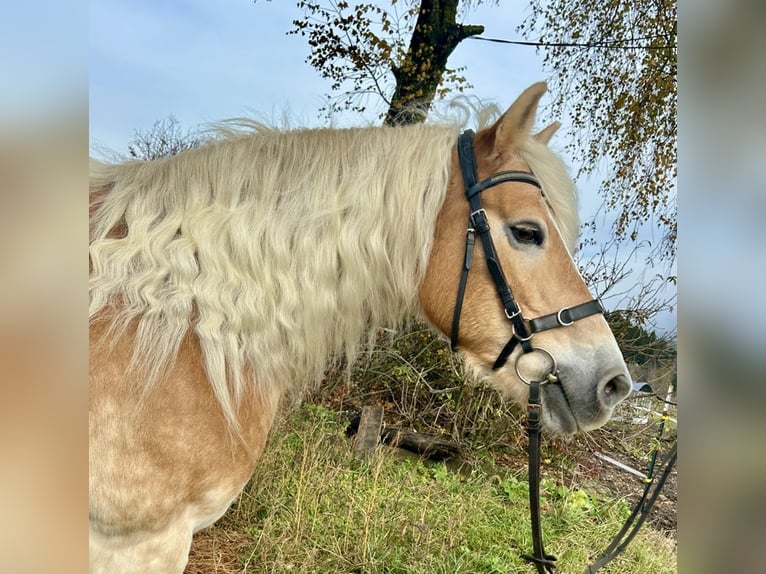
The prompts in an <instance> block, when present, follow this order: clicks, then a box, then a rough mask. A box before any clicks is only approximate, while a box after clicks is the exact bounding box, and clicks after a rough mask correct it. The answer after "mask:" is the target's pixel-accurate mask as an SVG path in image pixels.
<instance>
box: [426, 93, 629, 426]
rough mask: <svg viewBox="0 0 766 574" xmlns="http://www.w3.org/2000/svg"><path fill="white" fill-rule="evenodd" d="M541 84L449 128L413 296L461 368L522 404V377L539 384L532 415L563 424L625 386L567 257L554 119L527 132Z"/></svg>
mask: <svg viewBox="0 0 766 574" xmlns="http://www.w3.org/2000/svg"><path fill="white" fill-rule="evenodd" d="M545 90H546V86H545V84H544V83H538V84H535V85H533V86H531V87H530V88H528V89H527V90H526V91H524V92H523V93H522V94H521V96H520V97H519V98H518V99H517V100H516V101H515V102H514V103H513V104H512V105H511V107H510V108H509V109H508V110H507V111H506V112H505V113H504V114H503V115H502V116H501V117H500V118H499V119H498V120H497V122H496V123H495V124H494V125H492V126H491V127H489V128H486V129H483V130H479V131H478V133H477V134H476V135H475V137H473V138H472V140H471V137H470V136H466V135H464V136H461V140H460V141H459V143H458V146H457V147H456V149H454V150H453V154H452V160H451V171H450V180H449V184H448V188H447V194H446V198H445V201H444V204H443V206H442V209H441V211H440V213H439V216H438V218H437V222H436V229H435V234H434V241H433V246H432V249H431V254H430V258H429V261H428V266H427V269H426V274H425V278H424V280H423V283H422V285H421V287H420V292H419V299H420V303H421V306H422V309H423V312H424V314H425V316H426V318H427V319H428V320H429V321H430V322H431V324H432V325H434V326H435V327H436V328H437V329H438V330H439V331H441V332H442V333H444V334H451V335H452V340H453V346H456V347H457V348H459V349H460V350H461V351H462V352H463V353H464V355H465V357H466V362H467V364H468V366H469V367H471V368H473V369H474V370H476V371H477V372H478V374H479V375H480V376H482V377H485V378H486V379H487V380H488V382H489V383H490V384H491V385H492V386H493V387H495V388H496V389H498V390H499V391H500V392H501V393H503V394H504V395H506V396H510V397H512V398H513V399H515V400H516V401H518V402H519V403H520V404H523V403H524V402H525V401H526V400H527V395H528V384H529V382H530V381H531V380H541V381H544V382H547V384H543V385H542V404H543V407H542V408H543V421H544V424H545V426H546V427H547V428H548V429H550V430H552V431H554V432H558V433H563V434H572V433H575V432H578V431H587V430H592V429H594V428H597V427H599V426H601V425H602V424H603V423H605V422H606V421H607V420H608V419H609V417H610V416H611V413H612V409H613V408H614V407H615V405H616V404H617V403H619V402H620V401H621V400H622V399H623V398H625V397H626V396H627V395H628V394H629V392H630V388H631V385H630V375H629V373H628V370H627V367H626V366H625V362H624V360H623V358H622V354H621V352H620V349H619V347H618V345H617V342H616V341H615V338H614V336H613V334H612V332H611V330H610V328H609V326H608V324H607V322H606V320H605V319H604V316H603V308H602V307H601V305H600V302H598V301H596V300H593V299H592V297H591V295H590V292H589V290H588V287H587V285H586V284H585V282H584V280H583V279H582V277H581V276H580V273H579V271H578V269H577V266H576V265H575V263H574V261H573V259H572V252H573V249H574V244H575V240H576V238H577V234H578V227H579V223H578V218H577V211H576V210H577V200H576V195H575V192H574V185H573V183H572V180H571V178H570V177H569V175H568V174H567V170H566V168H565V166H564V165H563V163H562V162H561V160H560V159H559V158H558V157H557V156H556V155H555V154H554V153H553V152H552V151H551V150H550V149H549V148H548V146H547V144H548V141H549V140H550V138H551V136H552V135H553V133H554V132H555V131H556V129H557V128H558V124H557V123H555V124H552V125H551V126H549V127H547V128H545V129H544V130H542V131H541V132H539V133H537V134H534V135H533V134H532V127H533V124H534V121H535V114H536V111H537V106H538V102H539V100H540V98H541V96H542V95H543V94H544V93H545ZM461 145H462V146H463V150H462V151H460V149H459V148H460V147H461ZM466 158H468V159H466ZM468 172H475V173H474V174H473V175H471V174H470V173H469V174H468V176H466V173H468ZM482 212H483V213H482ZM461 284H462V285H461ZM504 284H505V287H507V290H508V293H504V292H503V289H504V287H503V285H504ZM509 299H510V303H509ZM456 309H457V312H456ZM516 311H518V313H516ZM504 355H505V356H504Z"/></svg>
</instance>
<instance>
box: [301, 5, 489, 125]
mask: <svg viewBox="0 0 766 574" xmlns="http://www.w3.org/2000/svg"><path fill="white" fill-rule="evenodd" d="M494 1H495V3H498V2H499V0H494ZM481 3H482V0H474V1H473V2H471V1H466V2H463V12H465V11H466V10H468V9H469V8H470V7H471V6H472V5H478V4H481ZM458 4H459V0H418V1H416V0H402V1H401V2H397V0H391V10H390V11H386V10H384V9H383V8H381V7H380V6H378V5H376V4H372V3H357V4H354V5H351V4H349V3H348V2H346V1H342V0H341V1H338V0H327V1H326V2H321V3H320V2H316V1H308V0H302V1H300V2H298V6H299V7H301V8H303V9H304V11H305V17H304V18H303V19H302V20H295V21H293V29H292V30H291V31H290V32H289V33H290V34H299V35H301V36H305V37H307V38H308V43H309V46H310V47H311V53H310V55H309V57H308V59H307V61H308V62H309V63H310V64H311V65H312V66H314V67H315V68H316V69H317V70H318V71H319V73H320V74H321V75H322V77H324V78H327V79H329V80H331V81H332V85H331V88H332V90H333V91H338V90H341V88H344V87H345V88H346V89H345V90H344V91H343V93H342V96H341V97H340V99H330V100H329V101H328V105H327V106H326V108H325V109H324V111H325V112H326V113H328V114H332V113H333V112H335V111H338V110H341V109H352V110H356V111H364V109H365V107H366V103H367V99H368V98H367V97H368V96H369V95H375V96H378V97H380V98H382V99H383V101H385V102H386V104H387V105H388V112H387V113H386V115H385V120H384V121H385V123H386V124H389V125H392V124H397V123H411V122H418V121H422V120H423V119H424V114H423V113H422V110H428V108H429V107H430V106H431V103H432V102H433V100H434V98H437V97H444V96H445V95H447V94H448V93H449V92H451V91H452V90H458V91H463V90H464V89H465V88H466V87H467V81H466V80H465V78H464V77H462V76H461V75H460V72H461V70H459V69H458V70H454V69H450V68H448V67H447V59H448V58H449V56H450V54H452V52H453V51H454V50H455V48H456V47H457V46H458V44H459V43H460V42H461V41H463V40H464V39H466V38H468V37H471V36H475V35H477V34H481V33H482V32H483V31H484V27H483V26H472V25H464V24H460V23H458V22H457V17H458V12H459V10H458ZM407 35H409V41H406V36H407ZM405 45H406V48H405ZM392 79H393V80H394V85H393V88H392V87H391V80H392Z"/></svg>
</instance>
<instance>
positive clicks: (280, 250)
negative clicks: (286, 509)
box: [89, 83, 630, 574]
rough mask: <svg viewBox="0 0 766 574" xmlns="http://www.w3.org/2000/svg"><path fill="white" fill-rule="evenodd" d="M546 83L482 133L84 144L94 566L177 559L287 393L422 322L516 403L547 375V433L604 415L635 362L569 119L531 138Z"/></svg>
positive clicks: (174, 563) (234, 490)
mask: <svg viewBox="0 0 766 574" xmlns="http://www.w3.org/2000/svg"><path fill="white" fill-rule="evenodd" d="M545 91H546V85H545V84H544V83H537V84H534V85H533V86H531V87H529V88H527V89H526V90H525V91H524V92H523V93H522V94H521V95H520V96H519V97H518V98H517V99H516V101H515V102H514V103H513V104H512V105H511V106H510V107H509V108H508V109H507V111H506V112H505V113H503V114H502V115H501V116H500V117H499V119H497V121H495V123H494V124H492V125H489V126H487V127H484V128H483V129H479V130H478V131H477V133H476V134H475V136H474V135H473V134H472V133H471V134H470V137H469V138H467V140H466V139H465V138H463V136H461V134H460V128H459V126H456V125H448V124H446V123H445V124H438V123H429V124H419V125H408V126H398V127H382V126H381V127H364V128H346V129H290V130H278V129H274V128H269V127H266V126H253V129H250V130H247V129H230V130H228V131H225V132H222V133H221V135H219V137H214V138H212V139H211V141H210V142H208V143H206V144H203V145H202V146H200V147H198V148H195V149H190V150H186V151H184V152H182V153H179V154H177V155H175V156H172V157H166V158H162V159H156V160H152V161H127V162H124V163H118V164H106V163H101V162H97V161H95V160H91V173H90V190H89V191H90V228H91V229H90V235H91V240H90V370H89V376H90V383H89V384H90V387H89V389H90V396H89V440H90V443H89V446H90V449H89V454H90V459H89V466H90V475H89V484H90V491H89V492H90V500H89V506H90V508H89V510H90V542H89V545H90V571H91V572H93V573H106V572H108V573H110V574H115V573H120V574H130V573H138V572H141V573H145V572H161V573H180V572H182V571H183V570H184V568H185V565H186V563H187V560H188V553H189V549H190V546H191V541H192V535H193V534H194V533H195V532H196V531H198V530H200V529H203V528H205V527H207V526H209V525H211V524H213V523H214V522H215V521H216V520H218V519H219V518H220V517H221V516H222V515H223V514H224V512H225V511H226V510H227V508H228V507H229V506H230V504H231V503H232V502H233V501H234V500H235V499H236V497H237V495H238V494H239V493H240V491H241V490H242V488H243V487H244V485H245V484H246V482H247V481H248V479H249V477H250V476H251V473H252V471H253V469H254V465H255V464H256V461H257V460H258V457H259V454H260V453H261V451H262V449H263V448H264V443H265V441H266V438H267V435H268V434H269V432H270V428H271V426H272V423H273V421H274V418H275V413H276V412H277V409H278V408H279V406H280V401H281V400H284V397H287V396H290V393H293V392H299V391H300V389H303V388H305V387H306V385H309V384H313V383H315V382H317V381H319V380H321V376H322V373H323V371H324V369H325V368H326V365H327V364H328V361H330V360H332V359H333V357H338V356H341V355H343V356H345V357H348V358H349V361H353V358H354V356H355V355H356V354H357V352H358V349H359V348H360V347H359V345H360V342H363V341H364V340H365V338H366V339H367V340H370V339H371V338H372V337H373V334H374V333H375V332H376V331H377V330H378V329H379V328H381V327H385V326H392V325H400V324H402V322H403V321H405V320H407V319H408V318H412V317H415V318H420V319H422V320H424V321H426V322H427V323H428V324H429V325H430V326H431V327H432V328H433V329H434V330H435V331H436V332H438V333H439V334H441V335H443V336H444V337H451V338H452V340H453V346H454V347H455V348H456V349H457V351H458V352H461V353H462V354H463V355H464V357H465V361H466V364H467V365H468V366H469V367H470V368H471V369H473V370H474V371H475V373H476V375H477V376H478V377H481V378H483V379H485V380H487V381H488V383H489V384H490V385H492V386H493V387H495V388H496V389H498V391H500V392H501V393H503V394H504V395H505V396H507V397H509V398H511V399H513V400H516V401H518V402H519V403H524V401H525V400H526V398H527V394H528V384H529V382H530V379H533V378H534V379H541V380H547V381H548V384H545V385H543V387H542V408H543V422H544V425H545V427H546V428H548V429H550V430H552V431H554V432H557V433H562V434H571V433H575V432H579V431H588V430H591V429H594V428H596V427H598V426H600V425H602V424H603V423H604V422H605V421H606V420H608V419H609V417H610V414H611V412H612V409H613V408H614V406H615V405H616V404H617V403H618V402H619V401H621V400H622V399H623V398H624V397H625V396H627V395H628V393H629V391H630V375H629V373H628V370H627V368H626V366H625V363H624V361H623V357H622V355H621V352H620V349H619V347H618V345H617V343H616V341H615V338H614V336H613V334H612V332H611V331H610V328H609V326H608V324H607V322H606V320H605V318H604V316H603V308H601V306H600V303H598V302H597V301H595V300H592V299H591V296H590V293H589V290H588V287H587V285H586V284H585V282H584V281H583V279H582V277H581V276H580V274H579V272H578V269H577V266H576V264H575V263H574V261H573V258H572V254H573V251H574V246H575V242H576V238H577V235H578V231H579V229H578V228H579V223H578V217H577V196H576V192H575V189H574V184H573V182H572V180H571V179H570V177H569V175H568V172H567V169H566V167H565V165H564V163H563V162H562V160H561V159H560V158H559V157H558V156H557V155H556V154H555V153H553V152H552V151H551V150H550V149H549V147H548V143H549V140H550V138H551V136H552V135H553V133H554V132H555V131H556V130H557V128H558V127H559V124H558V123H557V122H556V123H554V124H551V125H550V126H548V127H547V128H545V129H543V130H542V131H540V132H538V133H534V134H533V127H534V122H535V117H536V114H537V107H538V103H539V100H540V98H541V96H542V95H543V94H544V92H545ZM461 142H462V144H461ZM461 145H462V151H461V149H458V148H461ZM466 154H469V156H470V158H469V160H466V159H465V158H464V156H465V155H466ZM466 157H468V156H466ZM465 161H469V163H470V165H469V166H466V165H464V162H465ZM467 171H473V172H474V173H473V176H472V177H474V180H475V181H474V180H472V179H471V178H469V177H468V176H467V175H466V174H465V173H464V172H467ZM464 176H465V177H464ZM479 201H482V202H483V203H478V204H477V202H479ZM476 205H479V207H478V209H477V208H476ZM477 238H478V239H479V240H477ZM482 261H485V262H486V265H484V264H480V262H482ZM469 270H470V272H468V271H469ZM500 283H505V288H506V291H507V293H505V292H503V285H500ZM456 294H458V295H459V296H456ZM498 295H499V296H498ZM509 301H510V302H509ZM511 303H512V304H511ZM509 309H510V311H509ZM522 310H523V314H522ZM578 310H579V311H578ZM533 315H542V317H540V318H538V319H536V320H530V319H529V317H530V316H533ZM535 321H537V328H535V323H534V322H535ZM552 327H556V328H552ZM516 343H519V344H516ZM509 347H510V350H508V349H509ZM499 353H500V355H502V354H505V360H503V361H500V355H499ZM508 360H510V362H506V361H508ZM498 363H499V364H498ZM511 365H513V367H512V366H511Z"/></svg>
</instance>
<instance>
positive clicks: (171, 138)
mask: <svg viewBox="0 0 766 574" xmlns="http://www.w3.org/2000/svg"><path fill="white" fill-rule="evenodd" d="M204 141H205V139H204V138H203V137H202V136H201V135H200V134H198V133H196V132H193V131H191V130H187V131H186V132H185V133H184V132H183V130H182V129H181V123H180V122H179V121H178V120H177V119H176V118H175V116H172V115H170V116H168V117H167V118H165V119H164V120H157V121H156V122H154V125H152V127H151V128H150V129H148V130H146V131H142V130H135V132H134V133H133V139H132V140H131V142H130V144H128V156H129V157H131V158H133V159H140V160H146V161H148V160H152V159H159V158H162V157H167V156H171V155H175V154H177V153H180V152H182V151H184V150H187V149H191V148H195V147H198V146H200V145H201V144H202V143H203V142H204Z"/></svg>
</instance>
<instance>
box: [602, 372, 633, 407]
mask: <svg viewBox="0 0 766 574" xmlns="http://www.w3.org/2000/svg"><path fill="white" fill-rule="evenodd" d="M629 393H630V381H629V380H628V377H626V376H625V375H617V376H616V377H612V378H611V379H609V380H607V381H606V382H605V383H604V384H603V386H602V387H601V393H600V394H601V401H602V403H604V404H605V405H606V406H608V407H613V406H615V405H616V404H617V403H619V402H620V401H621V400H622V399H624V398H625V397H627V396H628V394H629Z"/></svg>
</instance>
